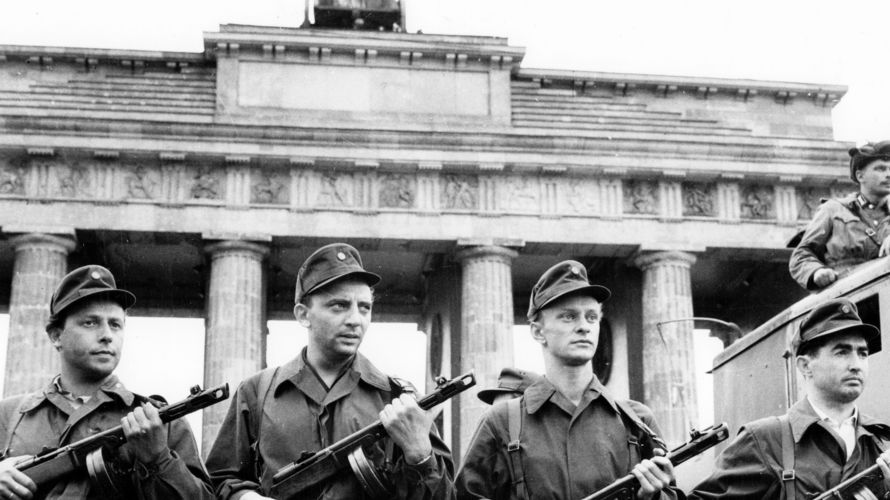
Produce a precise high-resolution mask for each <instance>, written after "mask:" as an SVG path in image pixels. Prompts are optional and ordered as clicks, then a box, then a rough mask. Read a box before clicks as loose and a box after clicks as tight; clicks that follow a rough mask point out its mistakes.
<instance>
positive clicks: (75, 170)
mask: <svg viewBox="0 0 890 500" xmlns="http://www.w3.org/2000/svg"><path fill="white" fill-rule="evenodd" d="M49 175H50V179H51V185H52V186H53V187H52V189H51V190H50V193H51V194H52V196H53V197H58V198H87V197H90V194H91V190H92V187H91V185H90V184H91V183H90V171H89V169H88V168H87V167H85V166H83V165H81V164H79V163H72V164H70V165H66V164H62V163H57V164H54V165H53V166H52V169H51V170H50V174H49Z"/></svg>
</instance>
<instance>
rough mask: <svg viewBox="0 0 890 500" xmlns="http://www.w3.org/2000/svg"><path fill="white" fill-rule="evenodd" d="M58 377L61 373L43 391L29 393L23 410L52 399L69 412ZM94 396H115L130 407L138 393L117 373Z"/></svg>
mask: <svg viewBox="0 0 890 500" xmlns="http://www.w3.org/2000/svg"><path fill="white" fill-rule="evenodd" d="M58 378H59V375H57V376H55V377H53V379H52V380H51V381H50V383H49V384H47V385H46V387H44V388H43V390H42V391H41V392H35V393H33V394H31V395H29V396H28V399H27V401H25V403H24V404H23V405H22V409H21V412H22V413H28V412H30V411H32V410H34V409H35V408H37V407H38V406H40V405H41V404H42V403H43V402H44V401H50V402H52V403H53V404H55V405H56V406H58V407H59V408H60V409H62V410H63V411H66V413H67V408H68V407H70V405H66V404H61V400H63V399H65V395H63V394H62V393H61V392H60V388H61V386H60V385H59V384H58V383H57V380H58ZM94 397H96V398H98V399H99V400H100V401H103V402H104V401H110V400H111V399H112V398H114V399H117V400H119V401H121V402H122V403H124V405H126V406H128V407H129V406H132V405H133V400H135V399H136V395H135V394H133V393H132V392H130V391H128V390H127V388H126V387H124V384H123V383H121V381H120V380H119V379H118V378H117V375H112V376H111V377H109V378H108V380H106V381H105V383H104V384H102V386H101V387H99V391H98V392H97V393H96V395H95V396H94Z"/></svg>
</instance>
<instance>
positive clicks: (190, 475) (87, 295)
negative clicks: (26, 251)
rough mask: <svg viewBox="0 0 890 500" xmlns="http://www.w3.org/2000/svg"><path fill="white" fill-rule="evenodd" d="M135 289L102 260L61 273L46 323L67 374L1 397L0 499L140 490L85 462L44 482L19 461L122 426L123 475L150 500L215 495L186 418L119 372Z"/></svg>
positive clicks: (97, 495)
mask: <svg viewBox="0 0 890 500" xmlns="http://www.w3.org/2000/svg"><path fill="white" fill-rule="evenodd" d="M135 302H136V297H134V296H133V294H132V293H130V292H128V291H126V290H121V289H120V288H118V287H117V285H116V283H115V280H114V276H112V275H111V272H109V271H108V269H105V268H104V267H102V266H84V267H81V268H78V269H75V270H74V271H71V272H70V273H68V275H67V276H65V277H64V278H62V281H61V283H59V286H58V288H56V291H55V293H53V296H52V300H51V301H50V304H49V309H50V318H49V322H48V323H47V325H46V333H47V334H48V335H49V338H50V341H51V342H52V345H53V347H54V348H55V350H56V352H57V353H58V355H59V360H60V362H61V363H60V365H61V373H59V375H56V376H55V377H54V378H53V379H52V380H51V381H48V383H47V386H46V387H45V388H44V389H43V390H42V391H39V392H35V393H32V394H25V395H23V396H16V397H13V398H8V399H5V400H3V401H0V441H2V443H3V459H4V460H3V461H2V462H0V498H4V499H9V498H16V499H17V498H32V497H34V496H35V494H39V498H48V499H49V498H65V499H87V498H89V499H92V498H97V499H98V498H109V499H114V498H131V496H130V495H128V494H127V495H117V494H111V493H110V492H107V491H103V490H101V489H100V488H99V486H98V485H95V484H91V482H90V480H89V478H88V477H87V473H86V470H84V471H83V472H82V473H80V474H74V475H72V476H70V477H65V478H62V479H61V480H59V481H57V482H55V483H53V484H49V485H40V491H39V492H38V491H37V486H38V485H35V484H34V482H33V481H32V480H31V479H30V478H29V477H27V476H26V475H25V474H24V473H22V472H20V471H18V470H16V469H15V468H14V466H15V464H16V463H18V462H19V461H20V460H22V459H23V458H25V457H27V456H30V455H35V454H37V453H39V452H41V451H42V450H45V449H52V448H58V447H61V446H65V445H68V444H71V443H73V442H75V441H78V440H81V439H83V438H86V437H89V436H91V435H93V434H95V433H97V432H99V431H102V430H106V429H108V428H111V427H115V426H117V425H120V426H122V427H123V430H124V435H125V436H126V438H127V444H125V445H124V446H123V447H121V448H119V451H118V452H117V454H118V457H117V460H119V461H120V462H121V464H123V467H121V470H127V471H129V472H128V473H127V475H128V477H124V478H122V479H123V480H124V481H128V482H129V483H130V484H129V485H125V486H124V487H125V488H126V487H132V488H133V489H135V491H136V492H137V493H136V494H137V495H138V498H144V499H167V498H178V499H186V498H188V499H192V498H194V499H201V498H208V499H209V498H213V493H212V491H211V487H210V478H209V477H208V476H207V472H206V470H205V469H204V465H203V463H202V462H201V458H200V456H199V455H198V448H197V444H196V443H195V438H194V436H192V432H191V430H190V429H189V426H188V423H187V422H186V421H185V420H184V419H179V420H174V421H172V422H170V423H167V424H164V423H162V422H161V419H160V417H159V415H158V410H157V408H156V407H155V404H153V403H154V401H150V400H149V399H148V398H146V397H143V396H140V395H138V394H134V393H132V392H130V391H129V390H127V389H126V388H125V387H124V386H123V384H122V383H121V382H120V381H119V380H118V378H117V377H116V376H115V375H114V370H115V368H116V367H117V364H118V362H119V361H120V356H121V351H122V349H123V342H124V329H125V326H126V320H127V312H126V311H127V309H129V308H130V307H131V306H132V305H133V304H134V303H135Z"/></svg>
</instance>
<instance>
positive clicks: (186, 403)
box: [15, 384, 229, 497]
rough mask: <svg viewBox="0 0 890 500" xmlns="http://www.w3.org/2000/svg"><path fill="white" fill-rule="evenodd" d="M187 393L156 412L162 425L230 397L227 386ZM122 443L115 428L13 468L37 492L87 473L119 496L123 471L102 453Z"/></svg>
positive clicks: (120, 432)
mask: <svg viewBox="0 0 890 500" xmlns="http://www.w3.org/2000/svg"><path fill="white" fill-rule="evenodd" d="M189 393H190V394H189V396H188V397H187V398H186V399H184V400H182V401H180V402H178V403H174V404H172V405H167V406H163V407H161V408H160V409H159V410H158V414H159V416H160V417H161V421H162V422H164V423H167V422H170V421H173V420H176V419H178V418H180V417H183V416H185V415H188V414H189V413H192V412H194V411H197V410H200V409H202V408H206V407H208V406H211V405H214V404H216V403H219V402H220V401H224V400H225V399H227V398H228V397H229V384H223V385H221V386H219V387H214V388H213V389H208V390H205V391H202V390H201V387H200V386H197V385H196V386H194V387H192V388H191V389H190V390H189ZM125 442H127V438H126V437H125V436H124V429H123V427H122V426H117V427H113V428H111V429H107V430H104V431H102V432H100V433H98V434H95V435H93V436H90V437H88V438H84V439H81V440H80V441H77V442H74V443H71V444H69V445H66V446H62V447H60V448H54V449H49V450H46V451H43V452H41V453H39V454H37V455H35V456H33V457H30V458H28V459H26V460H23V461H21V462H19V463H17V464H16V466H15V468H16V469H18V470H20V471H21V472H23V473H24V474H25V475H26V476H28V477H29V478H31V480H32V481H34V483H35V484H37V489H38V491H39V492H41V491H46V490H48V489H50V488H51V487H52V486H53V485H54V484H55V483H57V482H58V481H59V480H61V479H64V478H65V477H67V476H69V475H72V474H74V473H76V472H79V471H83V470H84V469H86V472H87V474H88V475H89V477H90V479H91V480H92V481H93V482H94V483H95V484H97V485H98V486H99V487H100V488H105V491H106V492H108V493H113V494H118V495H119V494H121V492H122V488H124V486H122V485H119V484H118V481H117V480H118V478H119V477H120V473H121V472H122V471H121V469H120V468H119V467H118V464H115V463H114V461H113V460H111V459H109V457H106V456H105V455H104V453H105V450H110V449H114V448H117V447H119V446H121V445H123V444H124V443H125ZM39 496H40V494H38V497H39Z"/></svg>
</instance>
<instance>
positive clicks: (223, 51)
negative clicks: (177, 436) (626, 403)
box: [0, 25, 851, 457]
mask: <svg viewBox="0 0 890 500" xmlns="http://www.w3.org/2000/svg"><path fill="white" fill-rule="evenodd" d="M523 54H524V49H523V48H521V47H515V46H511V45H509V43H508V41H507V40H506V39H503V38H493V37H479V36H451V35H430V34H408V33H398V32H376V31H350V30H319V29H297V28H270V27H255V26H241V25H223V26H221V27H220V29H219V31H218V32H210V33H205V34H204V51H203V52H202V53H177V52H151V51H128V50H101V49H73V48H48V47H27V46H0V232H2V240H0V249H2V251H0V283H2V286H0V309H2V310H8V312H9V316H10V332H9V345H8V352H9V354H8V357H7V363H6V385H5V387H4V393H5V394H7V395H8V394H13V393H21V392H24V391H28V390H34V389H35V388H38V387H40V386H41V385H42V383H44V382H45V381H46V380H47V379H48V377H50V376H51V375H53V374H54V373H55V372H56V370H57V366H56V364H55V359H54V358H55V357H54V355H53V354H52V349H51V348H50V346H49V345H48V343H47V339H46V335H45V333H44V331H43V327H44V323H45V321H46V318H47V314H48V313H47V304H48V302H49V297H50V294H51V293H52V290H53V288H54V286H55V284H56V282H57V280H59V279H60V278H61V276H62V275H63V274H64V273H65V272H66V271H67V270H68V269H71V268H73V267H74V266H77V265H82V264H85V263H97V264H103V265H105V266H107V267H109V268H110V269H111V270H112V271H113V272H114V273H115V275H116V276H118V277H119V284H120V285H121V286H122V287H124V288H127V289H129V290H132V291H133V292H134V293H135V294H136V295H137V297H138V298H139V302H138V304H137V307H136V309H135V311H134V312H133V314H136V315H148V316H179V317H203V318H205V319H206V347H205V365H204V374H205V375H204V378H205V380H204V382H205V384H206V385H208V386H210V385H216V384H219V383H222V382H229V383H232V384H237V383H238V382H239V381H240V380H242V379H243V378H245V377H246V376H248V375H250V374H251V373H253V372H255V371H257V370H259V369H260V368H262V367H263V366H264V364H265V354H264V353H265V336H266V332H267V329H266V321H267V319H270V318H287V317H290V315H291V310H292V308H293V285H294V279H295V276H296V272H297V269H298V266H299V265H300V263H301V262H302V260H303V259H304V258H305V257H306V256H307V255H308V254H309V252H311V251H312V250H314V249H315V248H317V247H318V246H319V245H322V244H325V243H329V242H333V241H346V242H349V243H351V244H353V245H355V246H356V247H357V248H359V250H360V251H361V252H362V255H363V257H364V259H365V263H366V265H367V266H368V267H369V269H371V270H373V271H374V272H376V273H379V274H381V275H382V276H383V277H384V281H383V282H382V283H381V284H380V286H379V287H378V289H377V290H376V296H377V303H376V304H375V320H376V321H404V322H416V323H417V324H418V328H419V329H420V330H422V331H423V332H425V333H426V334H427V335H428V345H429V352H428V366H429V373H430V375H438V374H440V373H441V374H445V375H457V374H459V373H463V372H464V371H466V370H469V369H474V370H475V372H476V375H477V377H478V379H479V386H478V387H486V386H491V385H494V384H495V381H496V377H497V373H498V371H499V370H500V369H501V368H502V367H504V366H509V365H511V364H512V363H513V354H512V353H513V340H512V338H513V337H512V335H513V333H512V329H513V326H514V324H520V323H524V322H525V319H524V317H525V309H526V306H527V303H528V294H529V291H530V289H531V287H532V285H533V284H534V282H535V280H536V279H537V277H538V276H539V275H540V273H541V272H543V271H544V270H545V269H546V268H547V267H549V266H550V265H552V264H554V263H555V262H557V261H558V260H561V259H565V258H574V259H577V260H579V261H581V262H582V263H584V264H585V265H586V266H588V268H589V269H590V272H591V275H592V276H593V279H594V280H595V281H596V282H597V283H602V284H604V285H606V286H608V287H610V288H611V289H612V291H613V298H612V300H611V301H610V302H609V303H608V304H607V307H606V324H605V325H604V331H603V340H602V341H601V344H602V348H601V355H600V357H599V358H598V362H597V370H598V373H599V374H600V376H601V377H602V378H603V379H604V380H606V381H607V383H608V385H609V387H611V388H612V390H613V391H614V392H616V393H617V394H619V395H627V396H630V397H633V398H636V399H640V400H643V401H644V402H646V403H647V404H649V405H650V406H651V407H652V408H653V409H654V410H655V412H656V415H657V418H658V419H659V421H660V422H661V423H662V425H663V427H665V428H666V432H667V433H668V435H669V436H679V435H682V434H683V433H684V429H685V428H686V426H687V424H688V422H690V421H694V419H695V411H696V410H695V406H694V400H695V398H694V395H695V390H696V388H695V384H694V381H693V380H692V375H691V373H692V370H691V368H690V367H691V365H690V363H691V351H692V342H691V332H692V324H691V322H682V321H681V322H673V323H669V324H665V325H663V326H662V327H661V328H662V330H664V331H665V332H667V333H666V335H664V336H663V337H662V336H660V335H659V334H658V331H657V324H658V323H660V322H662V321H666V320H672V319H678V318H688V317H691V316H712V317H717V318H721V319H723V320H727V321H734V322H736V323H738V324H739V325H741V326H742V328H743V330H745V331H747V330H750V329H751V328H752V327H753V326H755V325H757V324H758V323H759V322H760V321H763V320H765V319H767V318H769V317H770V316H771V315H773V314H775V313H776V312H778V311H779V310H781V309H782V308H784V306H786V305H788V304H790V303H791V302H792V301H794V300H796V299H797V298H799V297H800V296H801V295H802V294H803V292H802V291H800V290H798V289H797V287H796V285H795V284H794V283H793V282H792V281H791V279H790V277H789V276H788V272H787V268H786V266H787V257H788V252H789V251H788V250H787V249H786V248H785V245H786V242H787V241H788V240H789V239H790V238H791V236H792V235H793V234H794V233H795V232H796V231H797V230H798V228H799V226H801V225H802V224H803V223H804V222H805V221H806V220H808V219H809V218H810V217H811V215H812V213H813V210H814V208H815V206H817V205H818V202H819V201H818V200H819V198H820V197H823V196H828V195H831V194H833V193H839V192H845V191H848V190H850V189H851V185H850V184H849V183H848V181H847V179H846V173H845V171H846V167H845V165H846V163H845V158H844V155H845V150H846V148H847V147H848V145H846V144H841V143H837V142H834V141H833V140H832V129H831V108H832V106H833V105H834V104H835V103H836V102H837V101H838V99H839V98H840V97H841V96H842V95H843V94H844V92H845V88H843V87H838V86H828V85H811V84H799V83H777V82H762V81H750V80H722V79H712V78H692V77H689V78H686V77H664V76H648V75H633V74H607V73H590V72H574V71H556V70H540V69H530V68H524V67H522V59H523ZM380 334H381V335H383V334H385V333H382V332H381V333H380ZM662 338H664V339H666V340H662ZM723 340H725V341H727V342H729V341H731V340H732V339H731V338H724V339H723ZM665 344H667V345H665ZM666 348H667V349H666ZM667 353H669V354H667ZM294 354H296V353H294ZM478 387H477V388H478ZM223 406H224V405H220V407H219V408H217V407H213V408H212V409H209V410H208V411H207V413H205V417H204V433H203V436H204V441H205V443H207V442H209V441H210V440H212V439H213V437H214V436H215V434H216V429H217V427H218V424H219V422H220V420H221V418H222V415H223V413H224V412H225V408H224V407H223ZM483 409H484V408H483V405H482V403H480V402H479V401H478V400H477V399H476V397H475V395H473V394H466V395H463V396H462V397H461V398H460V399H459V400H457V401H454V402H453V403H452V404H451V405H450V408H449V409H448V412H447V414H446V416H447V418H446V424H445V432H446V436H447V437H449V438H450V439H451V442H452V444H453V446H454V451H455V456H458V457H459V456H460V453H461V444H462V443H465V442H466V440H467V439H468V437H469V435H470V433H471V432H472V430H473V428H474V426H475V423H476V420H477V418H478V417H479V415H480V413H481V412H482V411H483ZM205 449H206V448H205Z"/></svg>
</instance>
